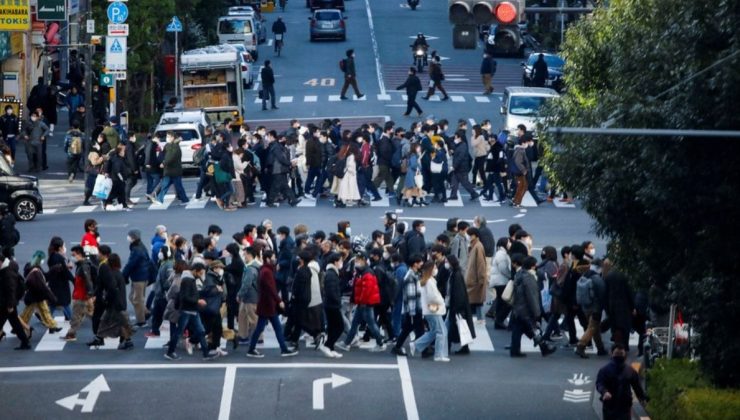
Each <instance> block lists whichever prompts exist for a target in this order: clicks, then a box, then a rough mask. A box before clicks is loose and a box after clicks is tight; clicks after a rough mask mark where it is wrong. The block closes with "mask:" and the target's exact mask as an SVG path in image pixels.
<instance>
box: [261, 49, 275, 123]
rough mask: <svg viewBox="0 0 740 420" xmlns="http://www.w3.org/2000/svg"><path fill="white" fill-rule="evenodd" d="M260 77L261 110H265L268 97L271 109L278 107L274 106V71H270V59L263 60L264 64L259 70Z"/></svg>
mask: <svg viewBox="0 0 740 420" xmlns="http://www.w3.org/2000/svg"><path fill="white" fill-rule="evenodd" d="M260 78H261V79H262V110H263V111H267V99H268V98H269V99H270V103H271V104H272V109H278V107H277V106H275V73H273V72H272V66H271V62H270V60H265V65H264V67H262V70H260Z"/></svg>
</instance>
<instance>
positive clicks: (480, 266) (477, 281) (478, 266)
mask: <svg viewBox="0 0 740 420" xmlns="http://www.w3.org/2000/svg"><path fill="white" fill-rule="evenodd" d="M465 285H466V286H467V289H468V300H469V301H470V304H471V305H482V304H483V303H485V301H486V286H487V285H488V266H487V265H486V252H485V251H484V250H483V244H482V243H480V240H479V239H478V238H475V239H473V240H471V241H470V252H468V269H467V270H466V271H465Z"/></svg>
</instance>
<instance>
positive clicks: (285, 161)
mask: <svg viewBox="0 0 740 420" xmlns="http://www.w3.org/2000/svg"><path fill="white" fill-rule="evenodd" d="M286 141H287V139H286V138H285V136H281V137H280V140H279V141H273V142H272V143H270V148H269V150H268V157H267V163H268V165H270V166H271V171H270V174H271V178H270V180H271V181H270V190H269V193H268V195H267V200H266V203H267V206H268V207H277V205H276V204H275V200H276V199H277V197H278V196H282V197H283V198H284V199H287V200H288V204H290V206H291V207H295V206H296V205H297V204H298V203H299V202H300V201H301V199H300V198H296V196H295V193H294V192H293V189H292V188H290V186H289V185H288V177H289V176H290V172H291V170H292V168H293V166H294V165H295V164H294V163H293V162H291V160H290V152H289V151H288V148H287V147H286V145H285V143H286Z"/></svg>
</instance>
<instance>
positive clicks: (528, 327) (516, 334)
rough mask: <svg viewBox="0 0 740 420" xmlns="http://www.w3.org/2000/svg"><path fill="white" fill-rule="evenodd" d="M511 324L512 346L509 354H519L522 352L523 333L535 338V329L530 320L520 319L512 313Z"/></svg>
mask: <svg viewBox="0 0 740 420" xmlns="http://www.w3.org/2000/svg"><path fill="white" fill-rule="evenodd" d="M509 325H510V326H511V347H510V349H509V354H519V353H521V352H522V335H526V336H527V337H528V338H534V329H533V328H532V324H530V323H529V322H528V321H525V320H523V319H520V318H519V317H517V316H516V315H514V314H512V315H511V319H510V322H509Z"/></svg>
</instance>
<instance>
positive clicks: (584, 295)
mask: <svg viewBox="0 0 740 420" xmlns="http://www.w3.org/2000/svg"><path fill="white" fill-rule="evenodd" d="M576 303H577V304H578V305H579V306H580V307H581V308H583V309H589V308H591V306H593V304H594V282H593V280H591V277H588V276H586V275H585V274H584V275H582V276H581V278H579V279H578V282H577V283H576Z"/></svg>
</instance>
